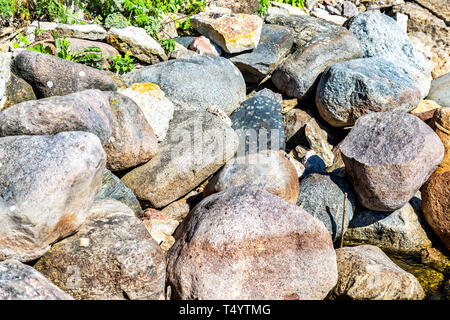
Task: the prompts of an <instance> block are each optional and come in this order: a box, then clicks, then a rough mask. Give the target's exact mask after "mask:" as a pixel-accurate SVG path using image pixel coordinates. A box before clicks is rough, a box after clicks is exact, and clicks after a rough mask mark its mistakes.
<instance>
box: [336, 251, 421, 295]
mask: <svg viewBox="0 0 450 320" xmlns="http://www.w3.org/2000/svg"><path fill="white" fill-rule="evenodd" d="M336 256H337V263H338V272H339V279H338V283H337V285H336V287H335V288H334V289H333V291H332V295H333V296H337V297H341V298H343V297H345V298H350V299H354V300H420V299H422V298H423V296H424V292H423V289H422V287H421V286H420V284H419V282H418V281H417V279H416V278H415V277H414V276H413V275H412V274H410V273H408V272H406V271H404V270H402V269H401V268H400V267H398V266H397V265H396V264H395V263H394V262H392V261H391V260H390V259H389V257H388V256H387V255H386V254H384V253H383V251H381V249H379V248H377V247H375V246H370V245H364V246H358V247H345V248H340V249H337V250H336Z"/></svg>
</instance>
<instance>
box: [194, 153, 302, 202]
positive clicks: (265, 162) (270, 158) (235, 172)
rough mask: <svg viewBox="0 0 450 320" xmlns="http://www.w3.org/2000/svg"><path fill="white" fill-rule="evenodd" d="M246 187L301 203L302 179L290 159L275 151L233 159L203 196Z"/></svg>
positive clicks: (214, 179)
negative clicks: (299, 187)
mask: <svg viewBox="0 0 450 320" xmlns="http://www.w3.org/2000/svg"><path fill="white" fill-rule="evenodd" d="M246 184H253V185H256V186H258V187H259V188H261V189H263V190H266V191H268V192H270V193H273V194H274V195H276V196H279V197H281V198H283V199H285V200H287V201H290V202H293V203H296V201H297V196H298V177H297V173H296V170H295V167H294V165H293V164H291V162H290V161H289V160H288V159H287V157H285V156H283V155H282V154H280V152H278V151H274V150H264V151H261V152H258V153H255V154H251V155H246V156H242V157H236V158H232V159H231V160H229V161H228V162H227V163H226V164H225V166H224V167H223V168H222V169H221V170H220V171H219V172H218V173H217V175H216V176H215V177H214V178H213V179H211V180H210V182H209V183H208V185H207V186H206V187H205V190H204V191H203V195H204V196H208V195H210V194H212V193H216V192H220V191H224V190H226V189H230V188H232V187H236V186H241V185H246Z"/></svg>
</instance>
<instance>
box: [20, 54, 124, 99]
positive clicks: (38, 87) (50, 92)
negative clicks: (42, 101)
mask: <svg viewBox="0 0 450 320" xmlns="http://www.w3.org/2000/svg"><path fill="white" fill-rule="evenodd" d="M14 70H15V72H16V73H17V75H18V76H20V77H21V78H23V79H24V80H25V81H27V82H28V83H29V84H31V86H32V87H33V89H34V92H35V93H36V96H37V97H38V98H46V97H51V96H63V95H67V94H70V93H74V92H77V91H82V90H87V89H100V90H103V91H115V90H117V85H116V84H115V83H114V81H113V80H112V79H111V78H109V77H108V76H107V75H106V74H105V73H103V72H101V71H99V70H97V69H94V68H91V67H87V66H85V65H82V64H80V63H76V62H72V61H68V60H64V59H60V58H58V57H55V56H51V55H47V54H42V53H38V52H36V51H30V50H24V51H22V52H20V53H19V54H18V55H17V57H16V58H15V60H14Z"/></svg>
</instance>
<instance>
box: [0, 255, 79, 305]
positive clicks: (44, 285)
mask: <svg viewBox="0 0 450 320" xmlns="http://www.w3.org/2000/svg"><path fill="white" fill-rule="evenodd" d="M0 299H1V300H73V298H72V297H71V296H70V295H68V294H67V293H65V292H64V291H62V290H61V289H59V288H58V287H57V286H55V285H54V284H53V283H51V282H50V280H48V279H46V278H45V277H44V276H43V275H42V274H40V273H39V272H38V271H36V270H35V269H33V268H32V267H30V266H27V265H25V264H22V263H20V262H19V261H17V260H6V261H2V262H0Z"/></svg>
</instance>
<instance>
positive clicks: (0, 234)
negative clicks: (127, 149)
mask: <svg viewBox="0 0 450 320" xmlns="http://www.w3.org/2000/svg"><path fill="white" fill-rule="evenodd" d="M11 159H14V161H11ZM0 164H1V168H2V170H0V185H1V186H2V187H1V188H0V220H1V221H2V224H1V226H0V260H4V259H8V258H11V259H17V260H20V261H22V262H27V261H31V260H34V259H36V258H39V257H40V256H42V255H43V254H44V253H45V252H46V251H47V250H48V249H49V246H50V244H51V243H53V242H54V241H56V240H58V239H61V238H64V237H66V236H68V235H70V234H72V233H73V232H75V231H76V230H78V228H79V227H80V226H81V225H82V223H83V222H84V221H85V219H86V217H87V215H88V214H89V208H90V206H91V204H92V202H93V200H94V197H95V195H96V194H97V192H98V191H99V189H100V185H101V181H102V174H103V170H104V168H105V165H106V154H105V152H104V151H103V149H102V145H101V143H100V140H99V139H98V138H97V137H96V136H95V135H93V134H91V133H87V132H63V133H59V134H56V135H54V136H17V137H6V138H0Z"/></svg>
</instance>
